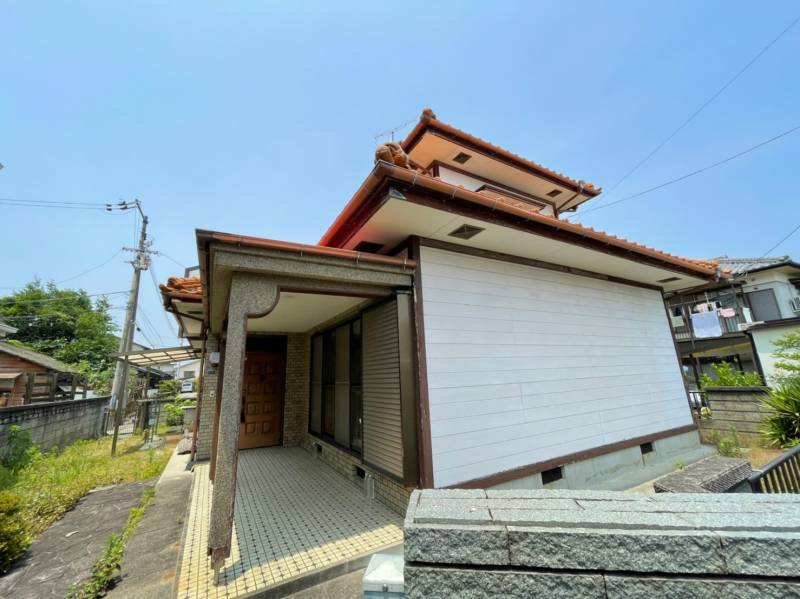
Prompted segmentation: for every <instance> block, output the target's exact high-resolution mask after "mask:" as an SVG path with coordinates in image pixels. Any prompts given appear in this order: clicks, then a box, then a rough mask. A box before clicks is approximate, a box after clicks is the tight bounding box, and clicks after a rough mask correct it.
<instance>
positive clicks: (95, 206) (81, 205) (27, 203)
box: [0, 198, 136, 214]
mask: <svg viewBox="0 0 800 599" xmlns="http://www.w3.org/2000/svg"><path fill="white" fill-rule="evenodd" d="M0 206H19V207H25V208H59V209H66V210H95V211H100V212H107V213H109V214H125V213H127V212H130V211H131V210H133V209H134V208H136V205H135V204H129V203H127V202H124V201H120V202H118V203H117V204H109V203H105V204H104V203H101V202H68V201H62V200H20V199H18V198H0Z"/></svg>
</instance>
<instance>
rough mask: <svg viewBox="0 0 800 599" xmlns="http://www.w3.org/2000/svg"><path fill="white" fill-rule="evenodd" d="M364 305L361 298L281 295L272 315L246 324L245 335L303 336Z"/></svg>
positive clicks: (251, 320)
mask: <svg viewBox="0 0 800 599" xmlns="http://www.w3.org/2000/svg"><path fill="white" fill-rule="evenodd" d="M363 302H364V298H363V297H352V296H342V295H322V294H319V293H295V292H283V293H281V295H280V299H279V300H278V304H277V305H276V306H275V308H274V309H273V310H272V312H270V313H269V314H267V315H266V316H262V317H261V318H251V319H250V320H248V321H247V332H248V333H304V332H306V331H309V330H311V329H313V328H314V327H316V326H319V325H321V324H323V323H325V322H328V321H329V320H332V319H333V318H335V317H336V316H338V315H339V314H342V313H343V312H347V311H348V310H350V309H352V308H354V307H355V306H357V305H359V304H361V303H363Z"/></svg>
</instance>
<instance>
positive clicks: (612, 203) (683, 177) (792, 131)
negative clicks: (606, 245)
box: [576, 125, 800, 216]
mask: <svg viewBox="0 0 800 599" xmlns="http://www.w3.org/2000/svg"><path fill="white" fill-rule="evenodd" d="M798 129H800V125H797V126H795V127H792V128H791V129H787V130H786V131H784V132H783V133H779V134H778V135H776V136H775V137H771V138H769V139H767V140H764V141H762V142H760V143H757V144H756V145H754V146H750V147H749V148H747V149H746V150H742V151H741V152H738V153H736V154H734V155H732V156H728V157H727V158H725V159H723V160H720V161H718V162H714V163H713V164H709V165H707V166H704V167H703V168H699V169H697V170H696V171H692V172H690V173H686V174H685V175H681V176H680V177H676V178H674V179H670V180H669V181H665V182H664V183H660V184H659V185H655V186H654V187H650V188H648V189H645V190H643V191H640V192H638V193H634V194H633V195H629V196H626V197H624V198H620V199H619V200H614V201H613V202H611V203H608V204H603V205H601V206H595V207H593V208H589V209H588V210H585V211H583V212H581V213H579V214H577V215H576V216H584V215H586V214H589V213H590V212H595V211H597V210H603V209H604V208H610V207H611V206H615V205H617V204H621V203H622V202H627V201H628V200H632V199H634V198H638V197H641V196H643V195H645V194H648V193H651V192H653V191H657V190H659V189H663V188H665V187H668V186H670V185H673V184H675V183H678V182H680V181H684V180H685V179H689V178H690V177H694V176H695V175H699V174H700V173H704V172H706V171H709V170H711V169H714V168H716V167H718V166H722V165H723V164H726V163H728V162H730V161H731V160H735V159H737V158H741V157H742V156H744V155H745V154H749V153H750V152H753V151H755V150H757V149H759V148H762V147H764V146H766V145H767V144H771V143H772V142H774V141H778V140H779V139H781V138H783V137H786V136H787V135H790V134H791V133H794V132H795V131H797V130H798Z"/></svg>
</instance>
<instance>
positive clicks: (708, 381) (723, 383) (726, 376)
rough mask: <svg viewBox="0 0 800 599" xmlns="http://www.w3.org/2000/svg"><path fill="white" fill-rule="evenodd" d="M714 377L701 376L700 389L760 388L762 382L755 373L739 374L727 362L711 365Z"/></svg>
mask: <svg viewBox="0 0 800 599" xmlns="http://www.w3.org/2000/svg"><path fill="white" fill-rule="evenodd" d="M711 368H712V369H713V370H714V374H715V375H716V377H711V376H709V375H707V374H703V375H702V376H701V377H700V388H701V389H707V388H708V387H761V386H763V385H764V381H763V380H762V379H761V375H760V374H758V373H757V372H739V371H738V370H734V369H733V366H731V365H730V364H728V363H727V362H719V363H717V364H712V365H711Z"/></svg>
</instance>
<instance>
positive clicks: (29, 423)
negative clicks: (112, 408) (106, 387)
mask: <svg viewBox="0 0 800 599" xmlns="http://www.w3.org/2000/svg"><path fill="white" fill-rule="evenodd" d="M108 399H109V398H108V397H95V398H92V399H74V400H71V401H58V402H53V403H38V404H30V405H26V406H14V407H10V408H0V444H2V443H4V442H5V440H6V439H7V437H8V434H9V429H10V428H11V427H12V426H14V425H17V426H20V427H21V428H23V429H24V430H26V431H28V433H30V435H31V439H32V440H33V442H34V443H36V444H37V445H38V446H39V448H40V449H41V450H42V451H47V450H48V449H52V448H53V447H63V446H65V445H68V444H70V443H72V442H74V441H78V440H79V439H96V438H97V437H99V436H100V435H101V433H102V428H103V414H104V411H105V408H106V406H107V405H108Z"/></svg>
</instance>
